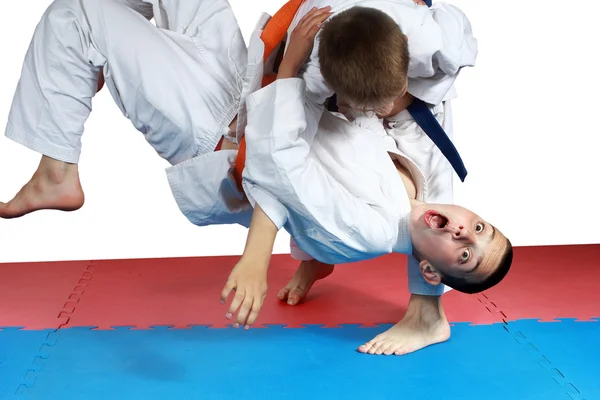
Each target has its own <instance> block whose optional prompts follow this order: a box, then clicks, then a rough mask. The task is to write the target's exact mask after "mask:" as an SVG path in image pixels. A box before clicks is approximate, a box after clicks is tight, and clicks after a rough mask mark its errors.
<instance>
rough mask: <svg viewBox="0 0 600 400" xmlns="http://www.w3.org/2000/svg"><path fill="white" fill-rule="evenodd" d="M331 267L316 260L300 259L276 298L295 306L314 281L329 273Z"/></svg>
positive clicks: (331, 270) (331, 269)
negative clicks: (300, 261) (289, 279)
mask: <svg viewBox="0 0 600 400" xmlns="http://www.w3.org/2000/svg"><path fill="white" fill-rule="evenodd" d="M333 267H334V266H333V265H330V264H323V263H322V262H319V261H317V260H310V261H302V263H300V266H299V267H298V269H297V270H296V273H295V274H294V277H293V278H292V280H291V281H290V283H288V284H287V286H286V287H284V288H283V289H281V290H280V291H279V293H278V294H277V298H278V299H279V300H281V301H287V303H288V304H289V305H291V306H295V305H296V304H298V303H299V302H300V301H302V300H303V299H304V298H305V297H306V295H307V294H308V291H309V290H310V288H312V286H313V284H314V283H315V282H316V281H318V280H319V279H323V278H326V277H327V276H329V275H331V273H332V272H333Z"/></svg>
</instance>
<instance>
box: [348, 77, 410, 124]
mask: <svg viewBox="0 0 600 400" xmlns="http://www.w3.org/2000/svg"><path fill="white" fill-rule="evenodd" d="M407 91H408V81H407V82H406V84H405V85H404V89H403V90H402V92H401V93H399V94H398V96H397V97H395V98H391V99H387V100H384V101H382V103H381V104H379V105H377V106H374V107H373V106H360V105H358V104H356V103H355V102H353V101H352V100H350V99H345V98H343V96H341V95H338V98H337V106H338V111H339V112H340V113H342V114H346V112H347V111H348V109H349V108H352V109H353V110H355V111H358V112H368V111H373V112H375V114H377V116H378V117H379V118H385V117H389V116H390V115H395V114H398V113H399V112H400V111H402V110H404V109H405V108H406V104H404V103H405V102H406V98H405V95H406V94H407Z"/></svg>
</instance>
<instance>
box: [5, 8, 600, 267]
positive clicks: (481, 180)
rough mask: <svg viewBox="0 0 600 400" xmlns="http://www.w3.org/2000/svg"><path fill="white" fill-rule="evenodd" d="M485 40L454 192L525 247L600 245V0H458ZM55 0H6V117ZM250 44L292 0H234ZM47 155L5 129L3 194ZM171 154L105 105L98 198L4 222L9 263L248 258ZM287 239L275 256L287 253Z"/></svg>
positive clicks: (92, 155) (92, 169) (87, 161)
mask: <svg viewBox="0 0 600 400" xmlns="http://www.w3.org/2000/svg"><path fill="white" fill-rule="evenodd" d="M450 2H451V3H453V4H455V5H457V6H458V7H460V8H461V9H462V10H463V11H464V12H465V13H466V14H467V16H468V17H469V19H470V21H471V23H472V26H473V29H474V32H475V35H476V37H477V39H478V41H479V51H480V52H479V57H478V60H477V65H476V67H475V68H470V69H466V70H463V72H462V74H461V77H460V78H459V81H458V84H457V89H458V91H459V99H457V100H456V101H455V102H454V103H453V108H454V117H455V126H454V128H455V129H454V131H455V144H456V146H457V148H458V149H459V151H460V153H461V155H462V157H463V159H464V161H465V164H466V166H467V169H468V170H469V176H468V178H467V181H466V182H465V183H460V181H459V180H458V179H457V180H456V184H455V188H456V189H455V200H456V203H457V204H461V205H463V206H466V207H468V208H471V209H473V210H474V211H476V212H477V213H479V214H480V215H482V216H483V217H484V218H486V219H487V220H489V221H490V222H492V223H494V224H496V225H497V226H498V227H499V228H500V229H501V230H502V231H504V233H505V234H507V235H508V237H509V238H510V239H511V240H512V242H513V244H514V245H517V246H531V245H556V244H580V243H598V242H600V229H599V227H598V224H599V222H600V218H599V217H598V207H599V205H600V202H599V199H600V196H599V195H598V194H597V187H598V181H599V180H598V178H597V176H596V175H597V174H598V172H599V171H600V140H599V139H598V138H599V136H600V132H599V128H598V125H597V124H598V114H599V112H600V107H599V105H600V102H599V100H598V94H599V93H600V81H599V79H598V73H597V68H598V64H597V63H596V62H594V60H595V58H596V57H597V55H598V50H597V49H598V48H599V45H598V43H597V42H598V38H600V23H599V22H598V16H599V15H600V13H599V11H600V3H599V2H594V1H591V2H576V1H573V2H564V1H558V0H546V1H537V2H532V1H514V0H505V1H502V2H487V1H481V0H451V1H450ZM49 4H50V2H49V1H48V0H28V1H20V2H15V1H10V2H5V4H3V12H2V14H3V22H2V24H0V40H1V44H2V46H1V50H2V62H1V63H0V122H1V123H2V129H4V127H5V124H6V120H7V116H8V112H9V109H10V104H11V101H12V96H13V93H14V89H15V87H16V84H17V81H18V79H19V75H20V71H21V66H22V61H23V57H24V55H25V52H26V50H27V46H28V45H29V41H30V39H31V35H32V34H33V30H34V28H35V25H36V24H37V23H38V21H39V18H40V17H41V15H42V13H43V12H44V10H45V9H46V7H47V6H48V5H49ZM231 4H232V7H233V8H234V11H235V12H236V15H237V17H238V20H239V24H240V26H241V28H242V31H243V33H244V36H245V37H246V40H247V39H248V36H249V34H250V31H251V29H252V27H253V26H254V23H255V22H256V20H257V17H258V15H259V13H260V11H266V12H269V13H271V14H272V13H274V12H275V11H276V10H277V9H278V8H279V7H280V6H281V5H282V4H284V1H283V0H270V1H268V0H255V1H251V2H249V1H246V0H235V1H231ZM38 162H39V155H38V154H35V153H33V152H32V151H30V150H27V149H25V148H24V147H22V146H20V145H17V144H15V143H13V142H11V141H9V140H8V139H6V138H5V137H4V136H2V137H0V201H8V200H9V199H10V198H12V196H13V195H14V194H15V193H16V192H17V191H18V190H19V189H20V187H21V186H22V185H23V184H24V183H25V182H26V181H27V180H29V178H30V177H31V174H32V173H33V172H34V171H35V168H36V167H37V163H38ZM165 167H167V163H166V162H165V161H164V160H162V159H160V158H159V157H158V156H157V155H156V154H155V153H154V150H152V149H151V148H150V146H149V145H147V143H146V142H145V141H144V139H143V137H142V135H141V134H140V133H138V132H137V131H136V130H135V129H134V128H133V127H132V125H131V123H130V122H129V121H128V120H127V119H125V118H124V117H123V116H122V115H121V114H120V112H119V110H118V109H117V107H116V106H115V104H113V101H112V99H111V97H110V94H109V93H108V90H106V88H105V90H102V91H101V92H100V93H99V94H98V95H97V96H96V98H95V99H94V103H93V112H92V115H91V117H90V119H89V120H88V122H87V124H86V133H85V135H84V151H83V155H82V157H81V164H80V172H81V180H82V184H83V187H84V191H85V193H86V204H85V206H84V207H83V208H82V209H81V210H79V211H77V212H74V213H61V212H53V211H43V212H37V213H34V214H31V215H29V216H26V217H24V218H20V219H15V220H0V262H13V261H43V260H47V261H54V260H77V259H110V258H152V257H182V256H201V255H225V254H227V255H229V254H241V252H242V250H243V248H244V240H245V232H246V230H245V229H244V228H241V227H230V226H220V227H204V228H199V227H195V226H193V225H192V224H191V223H189V222H188V221H187V220H186V219H185V218H184V216H183V215H181V214H180V212H179V211H178V209H177V207H176V205H175V202H174V200H173V198H172V196H171V194H170V191H169V187H168V185H167V181H166V178H165V173H164V168H165ZM288 240H289V236H288V235H287V234H286V233H285V232H282V233H280V235H279V237H278V240H277V243H276V246H275V252H277V253H287V252H288V251H289V248H288Z"/></svg>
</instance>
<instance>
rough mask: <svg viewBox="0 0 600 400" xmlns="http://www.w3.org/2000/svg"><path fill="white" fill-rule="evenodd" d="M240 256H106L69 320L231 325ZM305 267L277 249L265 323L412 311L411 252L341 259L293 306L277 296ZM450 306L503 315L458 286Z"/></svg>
mask: <svg viewBox="0 0 600 400" xmlns="http://www.w3.org/2000/svg"><path fill="white" fill-rule="evenodd" d="M238 260H239V257H238V256H232V257H202V258H174V259H168V258H167V259H134V260H107V261H99V262H98V265H97V266H96V267H95V269H94V278H93V280H92V281H91V282H90V284H89V285H88V287H87V289H86V293H85V296H83V297H82V299H81V301H80V302H79V304H78V305H77V311H76V312H75V313H74V314H73V315H72V316H71V319H70V321H69V324H68V326H70V327H74V326H98V328H99V329H110V326H114V325H128V326H130V325H133V326H136V327H137V328H139V329H145V328H147V327H149V326H152V325H174V326H176V327H185V326H187V325H194V324H195V325H205V324H209V325H213V326H215V327H225V326H226V324H228V323H229V321H227V320H226V319H225V314H226V312H227V307H226V306H223V305H221V304H220V303H219V297H220V293H221V290H222V288H223V286H224V285H225V283H226V281H227V277H228V275H229V273H230V272H231V268H232V267H233V266H234V265H235V263H236V262H237V261H238ZM297 267H298V261H295V260H293V259H292V258H291V257H290V256H289V255H275V256H273V258H272V262H271V266H270V269H269V292H268V294H267V298H266V299H265V302H264V305H263V308H262V309H261V314H260V316H259V319H258V321H257V325H261V324H286V325H287V326H288V327H300V326H302V325H303V324H325V325H326V326H328V327H335V326H338V325H339V324H352V323H356V324H362V325H365V326H374V325H375V324H377V323H395V322H398V321H399V320H400V319H401V318H402V316H403V315H404V313H405V311H406V306H407V304H408V300H409V297H410V294H409V293H408V284H407V276H406V257H405V256H402V255H395V254H394V255H389V256H384V257H380V258H377V259H374V260H368V261H363V262H359V263H352V264H344V265H339V266H336V269H335V271H334V272H333V274H332V275H331V276H330V277H328V278H327V279H324V280H323V281H319V282H317V283H316V284H315V285H314V286H313V288H312V289H311V292H310V293H309V296H308V298H307V300H308V301H307V302H306V303H304V304H300V305H297V306H294V307H291V306H288V305H287V304H285V303H282V302H280V301H279V300H278V299H277V297H276V296H277V292H278V291H279V289H280V288H283V287H284V286H285V285H286V284H287V283H288V282H289V280H290V279H291V277H292V276H293V275H294V272H295V270H296V268H297ZM124 304H126V305H127V306H126V307H124V306H123V305H124ZM444 306H445V310H446V315H447V317H448V319H449V320H450V321H458V322H467V321H468V322H473V323H493V322H499V321H502V316H501V315H500V314H497V313H490V312H489V311H488V310H486V308H485V307H483V306H482V305H481V303H480V302H479V301H478V300H477V298H476V297H474V296H469V295H465V294H462V293H458V292H456V291H452V292H449V293H447V294H445V295H444Z"/></svg>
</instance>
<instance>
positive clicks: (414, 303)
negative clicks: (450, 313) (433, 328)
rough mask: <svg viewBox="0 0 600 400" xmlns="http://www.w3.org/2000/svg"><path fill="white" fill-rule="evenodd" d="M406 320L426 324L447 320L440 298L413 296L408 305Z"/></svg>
mask: <svg viewBox="0 0 600 400" xmlns="http://www.w3.org/2000/svg"><path fill="white" fill-rule="evenodd" d="M405 318H409V319H411V320H414V321H418V322H420V323H426V324H434V323H439V322H443V321H445V320H446V315H445V313H444V308H443V306H442V299H441V297H440V296H422V295H416V294H413V295H411V297H410V301H409V303H408V309H407V310H406V315H405Z"/></svg>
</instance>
